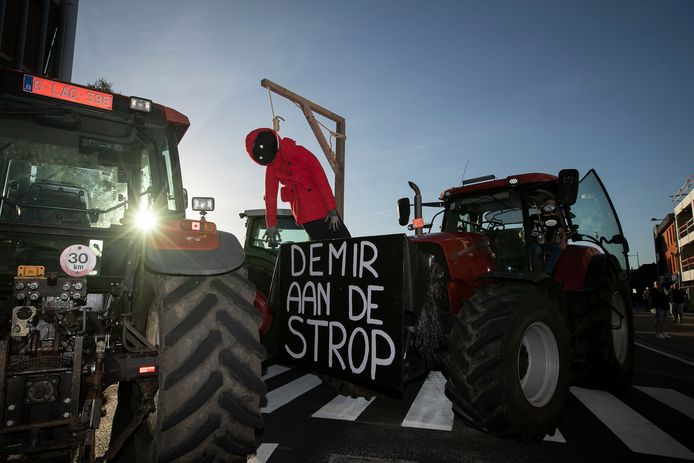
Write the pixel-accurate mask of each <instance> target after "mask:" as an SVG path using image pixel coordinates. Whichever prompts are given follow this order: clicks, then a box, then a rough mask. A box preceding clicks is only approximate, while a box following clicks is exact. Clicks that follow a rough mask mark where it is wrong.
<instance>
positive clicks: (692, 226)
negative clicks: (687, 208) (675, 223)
mask: <svg viewBox="0 0 694 463" xmlns="http://www.w3.org/2000/svg"><path fill="white" fill-rule="evenodd" d="M691 232H694V217H692V218H690V219H689V220H687V221H686V222H685V223H683V224H682V225H680V226H679V228H678V229H677V234H678V236H679V239H682V238H684V237H685V236H687V235H688V234H690V233H691Z"/></svg>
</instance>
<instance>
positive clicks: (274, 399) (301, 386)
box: [260, 374, 322, 413]
mask: <svg viewBox="0 0 694 463" xmlns="http://www.w3.org/2000/svg"><path fill="white" fill-rule="evenodd" d="M321 383H322V381H321V380H320V378H319V377H318V376H316V375H311V374H309V375H304V376H302V377H301V378H297V379H295V380H294V381H292V382H291V383H287V384H285V385H284V386H281V387H278V388H277V389H273V390H272V391H270V392H268V393H267V395H266V396H265V398H266V399H267V404H266V405H265V406H264V407H262V408H261V409H260V411H261V413H272V412H274V411H275V410H277V409H278V408H280V407H281V406H283V405H286V404H288V403H289V402H291V401H292V400H294V399H296V398H297V397H299V396H300V395H302V394H305V393H306V392H308V391H310V390H311V389H313V388H314V387H316V386H318V385H319V384H321Z"/></svg>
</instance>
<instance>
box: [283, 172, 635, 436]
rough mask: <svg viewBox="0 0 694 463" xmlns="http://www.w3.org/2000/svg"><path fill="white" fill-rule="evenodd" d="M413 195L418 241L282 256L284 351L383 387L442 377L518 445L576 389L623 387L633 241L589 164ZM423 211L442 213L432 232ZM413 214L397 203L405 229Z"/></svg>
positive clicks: (483, 420) (628, 353) (482, 419)
mask: <svg viewBox="0 0 694 463" xmlns="http://www.w3.org/2000/svg"><path fill="white" fill-rule="evenodd" d="M410 186H411V187H412V188H413V189H414V191H415V199H414V210H415V219H414V220H413V222H412V224H411V225H410V229H414V230H415V236H414V237H409V238H406V237H404V236H403V235H390V236H379V237H366V238H354V239H350V240H334V241H326V242H314V243H305V244H292V245H284V246H283V247H282V250H281V253H280V259H279V263H278V265H279V266H280V271H279V273H278V274H276V275H277V276H276V278H275V281H273V291H272V292H271V305H272V306H273V307H274V309H275V310H276V312H277V313H278V315H279V316H280V321H279V330H280V332H281V334H280V339H281V342H280V352H281V353H282V354H283V355H285V356H287V357H288V358H289V359H290V360H292V361H294V362H299V363H304V364H308V365H310V366H312V367H314V368H317V369H319V370H322V371H323V372H324V373H326V374H328V375H332V376H335V377H338V378H340V380H341V381H344V382H345V384H351V383H356V384H358V385H362V386H367V387H372V388H379V389H382V390H386V391H388V390H390V391H393V390H395V391H397V390H398V389H400V388H401V387H402V385H403V383H404V382H406V381H407V380H409V379H410V378H413V377H415V376H417V375H418V374H421V372H422V371H423V370H426V369H428V368H441V369H442V370H443V372H444V374H445V375H446V376H447V378H448V382H447V385H446V394H447V396H448V397H449V398H450V400H451V401H452V403H453V408H454V410H455V411H456V412H457V414H458V415H459V416H460V417H462V418H463V419H464V420H465V421H466V422H467V423H469V424H471V425H472V426H474V427H477V428H479V429H483V430H486V431H488V432H490V433H492V434H495V435H499V436H516V437H519V438H521V439H523V440H537V439H541V438H542V437H543V436H544V435H545V434H551V433H553V432H554V430H555V429H556V426H557V424H558V422H559V420H560V417H561V414H562V411H563V409H564V406H565V403H566V400H567V396H568V392H569V386H570V385H571V384H572V383H577V384H581V385H583V386H586V387H598V388H604V389H608V390H611V391H615V392H620V391H624V389H625V388H626V387H627V386H628V385H629V383H630V381H631V376H632V370H633V320H632V312H631V307H630V297H629V293H628V281H627V280H628V265H627V252H628V247H627V242H626V239H625V238H624V236H623V234H622V230H621V226H620V224H619V220H618V219H617V214H616V212H615V211H614V208H613V206H612V203H611V201H610V199H609V197H608V195H607V193H606V191H605V189H604V187H603V184H602V182H601V181H600V179H599V178H598V176H597V174H596V173H595V172H594V171H592V170H591V171H590V172H589V173H588V174H587V175H586V176H585V177H584V178H583V179H582V180H581V181H580V182H579V181H578V172H577V171H576V170H573V169H569V170H563V171H561V172H560V173H559V175H558V176H553V175H547V174H522V175H514V176H510V177H507V178H504V179H496V178H494V177H493V176H490V177H485V178H479V179H472V180H469V181H466V182H464V184H463V186H461V187H455V188H451V189H448V190H446V191H445V192H444V193H442V194H441V197H440V198H439V199H440V200H439V201H437V202H433V203H422V200H421V195H420V192H419V189H418V188H417V186H416V185H415V184H414V183H411V182H410ZM423 206H433V207H439V208H442V210H441V212H440V214H442V217H441V218H442V221H441V228H440V231H437V232H433V230H432V229H433V228H434V227H433V225H432V224H425V223H424V220H423V219H422V207H423ZM410 207H411V205H410V202H409V200H408V199H407V198H403V199H401V200H400V201H399V202H398V209H399V212H400V223H401V225H405V224H407V223H408V221H409V212H410ZM437 216H438V214H437ZM424 229H429V233H426V234H425V233H423V230H424Z"/></svg>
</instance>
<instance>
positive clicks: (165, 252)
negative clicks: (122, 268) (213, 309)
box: [145, 231, 245, 275]
mask: <svg viewBox="0 0 694 463" xmlns="http://www.w3.org/2000/svg"><path fill="white" fill-rule="evenodd" d="M217 233H218V234H219V246H218V247H216V248H213V249H180V248H179V249H162V248H158V247H154V246H147V247H146V249H145V265H146V266H147V269H148V270H150V271H151V272H154V273H164V274H168V275H219V274H222V273H227V272H231V271H233V270H236V269H237V268H239V267H241V265H243V262H244V260H245V254H244V253H243V247H241V244H240V243H239V240H238V239H236V237H235V236H234V235H232V234H231V233H227V232H222V231H218V232H217Z"/></svg>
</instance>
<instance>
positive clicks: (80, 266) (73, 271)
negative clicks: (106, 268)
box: [60, 244, 96, 277]
mask: <svg viewBox="0 0 694 463" xmlns="http://www.w3.org/2000/svg"><path fill="white" fill-rule="evenodd" d="M60 267H61V268H62V269H63V271H64V272H65V273H67V274H68V275H70V276H73V277H81V276H84V275H88V274H89V273H90V272H91V271H92V270H94V268H95V267H96V254H94V251H92V250H91V249H90V248H89V246H87V245H84V244H73V245H72V246H68V247H67V248H65V250H63V253H62V254H61V255H60Z"/></svg>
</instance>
